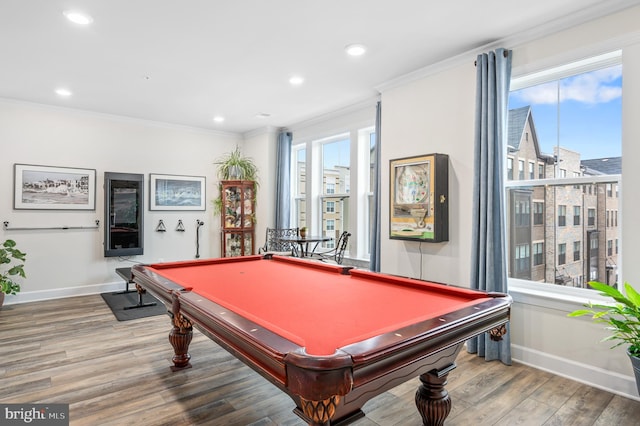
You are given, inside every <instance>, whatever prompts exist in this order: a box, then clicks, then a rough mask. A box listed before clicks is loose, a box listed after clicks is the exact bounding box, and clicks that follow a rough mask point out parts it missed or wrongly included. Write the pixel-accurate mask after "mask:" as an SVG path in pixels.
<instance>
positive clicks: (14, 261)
mask: <svg viewBox="0 0 640 426" xmlns="http://www.w3.org/2000/svg"><path fill="white" fill-rule="evenodd" d="M26 256H27V255H26V253H23V252H21V251H20V250H18V249H17V248H16V242H15V241H13V240H6V241H5V242H4V243H3V244H2V247H0V267H1V268H2V269H1V271H2V273H1V274H0V291H1V292H2V293H5V294H16V293H17V292H19V291H20V285H19V284H18V283H16V282H15V281H14V280H13V278H12V277H14V276H20V277H22V278H25V277H26V275H25V273H24V262H25V261H26ZM20 262H23V263H20Z"/></svg>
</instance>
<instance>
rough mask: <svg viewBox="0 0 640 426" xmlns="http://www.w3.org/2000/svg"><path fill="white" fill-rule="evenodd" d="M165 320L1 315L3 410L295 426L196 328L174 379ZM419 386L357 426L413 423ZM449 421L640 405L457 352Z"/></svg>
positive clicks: (263, 388)
mask: <svg viewBox="0 0 640 426" xmlns="http://www.w3.org/2000/svg"><path fill="white" fill-rule="evenodd" d="M169 325H170V324H169V319H168V317H166V316H164V315H161V316H156V317H150V318H143V319H139V320H133V321H127V322H118V321H116V319H115V317H114V316H113V314H112V313H111V311H110V310H109V308H108V307H107V306H106V304H105V303H104V301H103V300H102V298H101V297H100V296H99V295H95V296H83V297H74V298H68V299H60V300H52V301H45V302H35V303H26V304H20V305H7V306H4V307H3V308H1V309H0V403H68V404H70V424H71V425H77V426H81V425H90V426H96V425H100V426H103V425H104V426H107V425H127V426H128V425H133V424H136V425H144V426H155V425H172V426H175V425H224V426H229V425H252V426H272V425H290V426H294V425H304V422H302V421H301V420H300V419H299V418H298V417H297V416H296V415H294V414H293V413H292V411H291V410H292V409H293V408H294V405H293V402H292V401H291V400H290V399H289V398H288V397H287V396H286V395H285V394H284V393H283V392H281V391H280V390H279V389H277V388H276V387H274V386H273V385H271V384H270V383H268V382H267V381H266V380H265V379H263V378H262V377H261V376H259V375H258V374H257V373H254V372H253V371H252V370H251V369H250V368H248V367H246V366H245V365H244V364H242V363H241V362H239V361H237V360H236V359H235V358H233V357H232V356H231V355H229V354H228V353H227V352H225V351H224V350H222V349H220V348H219V347H218V346H217V345H216V344H215V343H213V342H212V341H211V340H209V339H208V338H206V337H205V336H203V335H202V334H200V333H198V332H194V339H193V343H192V344H191V350H190V353H191V355H192V364H193V368H191V369H189V370H185V371H181V372H178V373H172V372H171V370H170V369H169V365H170V364H171V361H170V359H171V356H172V355H173V354H172V349H171V346H170V345H169V342H168V340H167V335H168V331H169ZM417 387H418V381H417V379H414V380H411V381H410V382H408V383H406V384H403V385H401V386H398V387H397V388H394V389H392V390H391V391H389V392H386V393H384V394H382V395H380V396H378V397H376V398H375V399H372V400H371V401H369V403H367V405H365V407H364V411H365V413H366V417H365V418H363V419H360V420H358V421H357V422H355V423H353V425H354V426H375V425H380V426H387V425H389V426H395V425H403V426H404V425H409V426H411V425H416V426H418V425H420V424H421V419H420V416H419V415H418V413H417V411H416V408H415V405H414V402H413V398H414V393H415V390H416V389H417ZM447 389H448V390H449V393H450V394H451V398H452V401H453V409H452V411H451V414H450V415H449V418H448V419H447V422H446V424H447V425H464V426H468V425H504V426H511V425H602V426H612V425H618V426H621V425H629V426H631V425H638V424H640V402H637V401H634V400H630V399H627V398H623V397H620V396H616V395H613V394H610V393H607V392H604V391H601V390H598V389H594V388H591V387H588V386H585V385H583V384H580V383H577V382H574V381H571V380H567V379H564V378H561V377H558V376H554V375H552V374H549V373H546V372H543V371H539V370H536V369H533V368H529V367H526V366H523V365H519V364H514V365H513V366H510V367H508V366H504V365H502V364H501V363H498V362H489V363H487V362H485V361H484V360H483V359H481V358H477V357H475V356H472V355H468V354H466V353H464V351H463V353H461V355H460V356H459V358H458V368H456V369H455V370H454V371H453V372H452V373H451V374H450V375H449V384H448V386H447Z"/></svg>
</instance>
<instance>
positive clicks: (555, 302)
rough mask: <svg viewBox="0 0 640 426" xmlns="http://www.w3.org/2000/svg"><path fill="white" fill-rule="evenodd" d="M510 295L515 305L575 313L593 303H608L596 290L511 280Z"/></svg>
mask: <svg viewBox="0 0 640 426" xmlns="http://www.w3.org/2000/svg"><path fill="white" fill-rule="evenodd" d="M509 294H510V295H511V297H513V301H514V302H515V303H522V304H526V305H533V306H539V307H544V308H548V309H555V310H558V311H562V312H566V313H569V312H573V311H574V310H576V309H579V308H581V307H583V306H584V304H586V303H589V302H590V301H591V302H604V301H607V299H605V298H604V297H602V296H600V295H599V294H598V293H596V292H595V291H594V290H589V289H586V288H577V287H566V286H561V285H556V284H546V283H538V282H533V281H526V280H519V279H513V278H510V279H509Z"/></svg>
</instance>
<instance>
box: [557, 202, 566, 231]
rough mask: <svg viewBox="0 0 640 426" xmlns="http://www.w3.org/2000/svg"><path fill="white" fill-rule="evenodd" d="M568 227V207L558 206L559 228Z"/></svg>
mask: <svg viewBox="0 0 640 426" xmlns="http://www.w3.org/2000/svg"><path fill="white" fill-rule="evenodd" d="M566 225H567V206H564V205H559V206H558V226H566Z"/></svg>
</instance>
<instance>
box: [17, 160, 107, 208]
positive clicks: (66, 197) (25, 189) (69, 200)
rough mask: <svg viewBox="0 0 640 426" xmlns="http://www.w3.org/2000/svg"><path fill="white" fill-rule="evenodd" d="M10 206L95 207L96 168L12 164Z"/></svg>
mask: <svg viewBox="0 0 640 426" xmlns="http://www.w3.org/2000/svg"><path fill="white" fill-rule="evenodd" d="M13 208H15V209H24V210H95V209H96V170H95V169H79V168H74V167H54V166H37V165H32V164H14V197H13Z"/></svg>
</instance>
